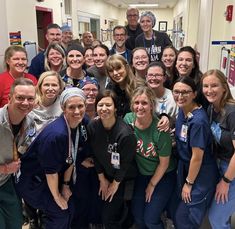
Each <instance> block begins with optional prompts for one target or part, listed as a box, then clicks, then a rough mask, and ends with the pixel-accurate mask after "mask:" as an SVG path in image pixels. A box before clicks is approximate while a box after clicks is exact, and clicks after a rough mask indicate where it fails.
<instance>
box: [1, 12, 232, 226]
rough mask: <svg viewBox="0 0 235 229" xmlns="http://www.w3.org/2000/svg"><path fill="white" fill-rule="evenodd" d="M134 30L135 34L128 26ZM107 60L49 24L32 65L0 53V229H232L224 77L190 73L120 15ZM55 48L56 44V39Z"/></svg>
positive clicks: (163, 42)
mask: <svg viewBox="0 0 235 229" xmlns="http://www.w3.org/2000/svg"><path fill="white" fill-rule="evenodd" d="M139 19H140V23H138V20H139ZM127 20H128V25H127V26H116V27H115V28H114V30H113V37H114V40H115V44H114V46H113V47H112V48H111V50H109V49H108V48H107V46H105V45H104V44H102V43H101V42H99V41H96V44H94V39H93V37H92V34H91V33H90V32H87V33H85V34H84V39H83V45H82V44H77V43H76V42H74V41H72V33H71V28H70V27H68V26H62V27H61V28H60V27H59V26H58V25H56V24H50V25H49V26H48V28H47V34H46V39H47V40H48V43H49V45H48V47H47V48H46V50H45V51H43V52H41V53H39V54H38V55H37V56H36V57H35V58H34V59H33V60H32V63H31V66H30V67H29V71H28V73H26V69H27V53H26V51H25V49H24V48H23V47H20V46H10V47H8V48H7V49H6V51H5V58H4V62H5V67H6V71H5V72H4V73H2V74H0V107H1V108H0V133H1V139H0V146H1V147H0V203H1V204H0V228H3V229H19V228H21V227H22V223H23V218H22V206H24V208H25V211H26V213H27V215H28V217H29V218H30V229H34V228H40V227H41V228H46V229H54V228H55V229H70V228H74V229H75V228H76V229H77V228H81V229H85V228H106V229H118V228H130V227H132V226H133V225H134V227H135V228H151V229H152V228H156V229H157V228H159V229H160V228H164V227H166V221H167V219H168V218H169V219H171V220H172V222H173V225H174V226H175V228H178V229H184V228H185V229H188V228H192V229H196V228H200V226H201V224H202V221H203V219H204V217H205V215H206V214H207V212H208V216H209V221H210V224H211V226H212V228H213V229H221V228H231V222H230V218H231V215H232V214H233V213H234V212H235V181H234V178H235V156H234V147H235V136H234V135H235V121H234V118H233V115H234V114H235V100H234V99H233V97H232V95H231V92H230V89H229V85H228V83H227V81H226V78H225V76H224V74H223V73H222V72H221V71H219V70H217V69H213V70H209V71H207V72H205V73H204V74H203V73H202V72H201V71H200V69H199V63H198V60H197V56H196V52H195V50H194V49H193V48H192V47H190V46H185V47H182V48H181V49H180V50H176V49H175V48H174V47H173V46H172V44H171V41H170V39H169V37H168V36H167V34H165V33H161V32H158V31H155V30H153V27H154V25H155V23H156V18H155V15H154V14H153V13H152V12H150V11H146V12H143V13H142V14H141V16H139V12H138V10H137V9H136V8H129V9H128V10H127ZM62 38H63V39H62Z"/></svg>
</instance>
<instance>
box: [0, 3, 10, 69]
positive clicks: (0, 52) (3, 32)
mask: <svg viewBox="0 0 235 229" xmlns="http://www.w3.org/2000/svg"><path fill="white" fill-rule="evenodd" d="M5 3H6V2H5V0H0V5H1V7H0V15H1V20H0V28H1V29H0V37H1V43H0V72H2V71H3V59H4V52H5V49H6V47H7V46H8V33H7V17H6V4H5Z"/></svg>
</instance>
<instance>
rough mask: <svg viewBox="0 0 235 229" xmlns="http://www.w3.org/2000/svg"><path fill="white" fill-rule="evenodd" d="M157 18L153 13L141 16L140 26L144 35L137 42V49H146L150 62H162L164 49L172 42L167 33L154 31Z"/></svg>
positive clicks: (144, 13)
mask: <svg viewBox="0 0 235 229" xmlns="http://www.w3.org/2000/svg"><path fill="white" fill-rule="evenodd" d="M155 24H156V17H155V15H154V14H153V13H152V12H151V11H145V12H143V13H142V14H141V16H140V26H141V29H142V30H143V33H142V34H140V35H139V36H138V37H137V38H136V40H135V47H144V48H145V49H146V50H147V52H148V54H149V57H150V62H153V61H160V60H161V57H162V52H163V49H164V48H165V47H166V46H168V45H171V40H170V38H169V37H168V35H167V34H166V33H163V32H159V31H156V30H154V29H153V27H154V26H155Z"/></svg>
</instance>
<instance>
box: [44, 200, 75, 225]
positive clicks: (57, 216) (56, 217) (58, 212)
mask: <svg viewBox="0 0 235 229" xmlns="http://www.w3.org/2000/svg"><path fill="white" fill-rule="evenodd" d="M42 211H43V213H45V215H46V222H45V229H70V224H71V221H72V217H73V212H74V205H73V201H72V196H71V197H70V199H69V201H68V209H66V210H62V209H61V208H60V207H59V206H58V205H57V204H56V202H55V201H54V199H52V198H50V199H48V202H47V204H46V206H45V209H42Z"/></svg>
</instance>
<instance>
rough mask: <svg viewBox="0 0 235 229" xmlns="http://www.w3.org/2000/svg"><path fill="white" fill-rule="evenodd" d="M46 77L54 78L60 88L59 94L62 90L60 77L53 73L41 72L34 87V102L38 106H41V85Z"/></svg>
mask: <svg viewBox="0 0 235 229" xmlns="http://www.w3.org/2000/svg"><path fill="white" fill-rule="evenodd" d="M48 76H55V77H56V78H57V80H58V82H59V86H60V93H61V92H62V91H63V90H64V81H63V80H62V79H61V76H60V74H59V73H58V72H55V71H47V72H43V73H42V74H41V75H40V77H39V79H38V83H37V86H36V101H37V103H38V104H42V96H43V95H42V84H43V81H44V79H45V78H47V77H48Z"/></svg>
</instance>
